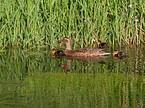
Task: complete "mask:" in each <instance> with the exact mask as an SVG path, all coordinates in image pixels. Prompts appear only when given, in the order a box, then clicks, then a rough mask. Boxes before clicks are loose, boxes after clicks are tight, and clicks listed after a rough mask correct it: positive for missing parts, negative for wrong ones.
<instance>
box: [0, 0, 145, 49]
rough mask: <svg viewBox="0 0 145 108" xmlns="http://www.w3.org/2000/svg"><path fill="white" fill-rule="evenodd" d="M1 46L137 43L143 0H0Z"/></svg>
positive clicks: (143, 25)
mask: <svg viewBox="0 0 145 108" xmlns="http://www.w3.org/2000/svg"><path fill="white" fill-rule="evenodd" d="M0 13H1V14H0V46H1V47H3V48H5V46H7V45H12V46H13V45H18V46H22V47H26V46H38V47H39V46H42V45H48V46H49V47H51V48H52V47H54V44H55V43H56V41H58V40H60V39H62V38H63V37H69V38H71V39H74V45H73V47H76V45H77V44H80V47H84V46H94V44H92V43H93V41H96V42H97V41H98V40H101V41H107V42H108V43H109V44H110V45H112V46H114V45H122V44H140V43H141V42H144V35H145V21H144V17H145V3H144V1H143V0H130V1H127V0H122V1H118V0H114V1H112V0H103V1H100V0H84V1H81V0H68V1H67V0H35V1H32V0H1V9H0Z"/></svg>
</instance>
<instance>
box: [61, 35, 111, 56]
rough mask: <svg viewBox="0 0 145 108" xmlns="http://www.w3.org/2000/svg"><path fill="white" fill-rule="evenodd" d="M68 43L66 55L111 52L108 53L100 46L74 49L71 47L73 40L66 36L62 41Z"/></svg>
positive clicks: (99, 54) (98, 54) (100, 54)
mask: <svg viewBox="0 0 145 108" xmlns="http://www.w3.org/2000/svg"><path fill="white" fill-rule="evenodd" d="M59 43H63V44H66V49H65V51H64V53H65V55H66V56H89V57H92V56H102V55H108V54H111V53H106V52H104V51H103V50H104V49H100V48H82V49H77V50H72V49H71V41H70V39H69V38H64V39H63V40H62V41H61V42H59Z"/></svg>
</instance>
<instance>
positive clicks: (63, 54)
mask: <svg viewBox="0 0 145 108" xmlns="http://www.w3.org/2000/svg"><path fill="white" fill-rule="evenodd" d="M51 53H52V54H53V55H55V56H65V53H64V51H62V50H56V49H53V50H52V51H51Z"/></svg>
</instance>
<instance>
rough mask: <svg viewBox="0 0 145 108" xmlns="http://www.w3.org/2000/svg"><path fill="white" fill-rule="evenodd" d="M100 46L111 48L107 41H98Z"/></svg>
mask: <svg viewBox="0 0 145 108" xmlns="http://www.w3.org/2000/svg"><path fill="white" fill-rule="evenodd" d="M98 48H109V45H108V44H107V43H106V42H101V41H99V42H98Z"/></svg>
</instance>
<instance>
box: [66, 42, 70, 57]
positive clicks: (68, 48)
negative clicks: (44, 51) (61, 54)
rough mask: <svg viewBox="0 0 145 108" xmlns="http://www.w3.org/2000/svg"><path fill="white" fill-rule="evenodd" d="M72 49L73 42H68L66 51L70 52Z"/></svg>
mask: <svg viewBox="0 0 145 108" xmlns="http://www.w3.org/2000/svg"><path fill="white" fill-rule="evenodd" d="M71 50H72V49H71V43H70V42H69V43H67V44H66V49H65V53H66V54H67V52H68V51H71Z"/></svg>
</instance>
